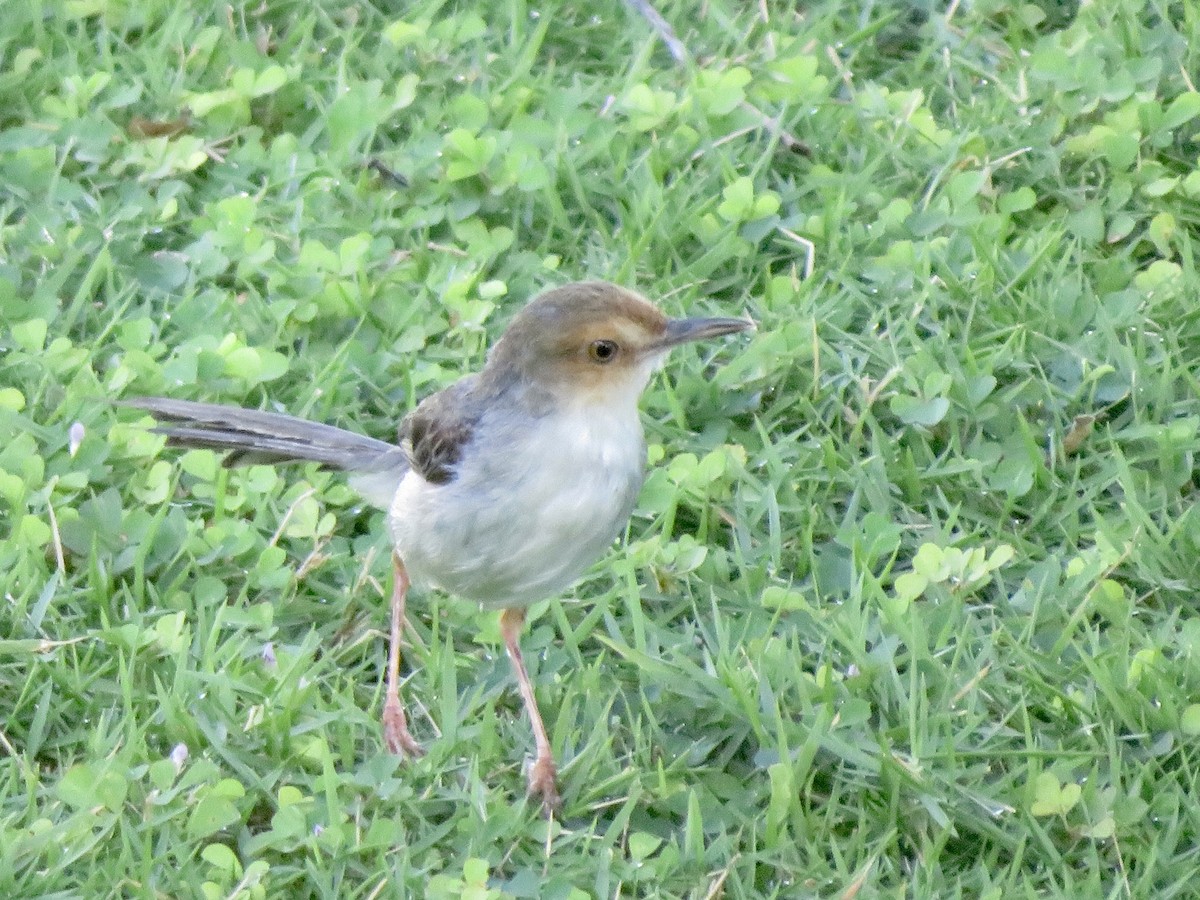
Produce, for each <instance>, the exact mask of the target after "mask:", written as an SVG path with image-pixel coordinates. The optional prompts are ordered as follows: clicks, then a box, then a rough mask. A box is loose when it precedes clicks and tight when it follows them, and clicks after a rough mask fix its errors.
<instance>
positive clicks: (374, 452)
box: [119, 397, 408, 507]
mask: <svg viewBox="0 0 1200 900" xmlns="http://www.w3.org/2000/svg"><path fill="white" fill-rule="evenodd" d="M119 405H121V406H131V407H134V408H136V409H143V410H145V411H146V412H148V413H150V414H151V415H152V416H154V418H155V419H157V420H158V421H159V422H160V423H162V424H161V425H160V426H159V427H158V428H155V429H154V430H155V431H156V432H158V433H159V434H165V435H166V436H167V442H168V443H169V444H171V445H173V446H176V447H195V448H203V449H208V450H224V451H226V456H225V459H224V464H225V465H227V466H239V465H249V464H252V463H281V462H301V461H311V462H317V463H321V464H322V465H324V466H327V467H328V468H331V469H341V470H344V471H347V472H351V473H356V474H357V475H358V477H352V478H351V483H352V484H353V485H354V486H355V487H356V488H358V489H359V490H360V491H361V492H362V493H363V494H364V495H365V496H366V497H367V499H368V500H371V502H373V503H377V504H378V505H382V506H385V507H386V506H387V504H388V503H389V502H390V500H391V496H392V494H394V493H395V486H396V485H397V484H399V482H400V479H401V478H402V477H403V476H404V473H405V472H406V471H407V470H408V462H407V459H406V457H405V455H404V451H403V450H401V448H400V447H398V446H397V445H395V444H389V443H387V442H386V441H377V440H375V439H374V438H369V437H366V436H364V435H361V434H355V433H354V432H352V431H346V430H345V429H342V428H335V427H334V426H332V425H323V424H321V423H319V422H310V421H308V420H306V419H298V418H296V417H295V416H288V415H284V414H282V413H272V412H263V411H262V410H256V409H243V408H242V407H239V406H222V405H220V404H216V403H195V402H193V401H190V400H172V399H170V398H167V397H137V398H134V399H132V400H123V401H119Z"/></svg>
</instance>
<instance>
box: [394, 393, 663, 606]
mask: <svg viewBox="0 0 1200 900" xmlns="http://www.w3.org/2000/svg"><path fill="white" fill-rule="evenodd" d="M620 406H621V408H620V409H619V410H618V409H609V408H604V407H599V408H598V407H595V406H588V407H585V408H579V409H572V410H566V411H564V410H558V411H557V412H555V413H554V414H552V415H546V416H542V417H539V418H531V419H526V420H525V421H524V422H522V423H520V424H519V425H515V424H514V423H513V417H512V416H511V414H509V415H504V414H501V413H496V414H489V415H485V417H484V419H483V420H482V421H481V422H480V423H479V426H478V428H477V429H476V435H477V437H476V439H475V440H474V441H473V442H472V443H471V444H468V445H467V446H466V447H465V448H464V453H463V456H462V459H461V460H460V462H459V465H458V469H457V474H456V477H455V478H454V479H453V480H452V481H450V482H449V483H448V484H443V485H435V484H430V483H429V482H427V481H425V480H424V479H423V478H421V477H420V476H419V475H417V474H416V473H414V472H409V473H408V474H407V475H406V476H405V477H404V479H403V481H402V482H401V483H400V487H399V489H398V490H397V492H396V496H395V499H394V500H393V502H392V505H391V509H390V511H389V516H388V519H389V526H390V528H391V532H392V538H393V541H394V542H395V545H396V549H397V551H398V552H399V554H400V556H401V558H402V559H403V560H404V562H405V565H406V567H407V568H408V570H409V574H410V575H411V576H412V577H413V578H414V580H416V581H418V582H426V583H429V584H433V585H435V586H437V587H440V588H442V589H443V590H446V591H449V592H451V593H453V594H457V595H458V596H460V597H464V598H467V599H471V600H476V601H478V602H479V603H481V604H483V605H484V606H488V607H507V606H526V605H528V604H530V603H534V602H536V601H538V600H541V599H543V598H545V597H548V596H551V595H553V594H555V593H557V592H559V591H561V590H563V589H564V588H566V587H567V586H568V585H570V584H571V582H573V581H574V580H575V579H576V578H578V577H579V575H580V574H582V573H583V571H584V570H585V569H586V568H587V567H588V566H590V565H591V564H592V563H593V562H595V560H596V559H598V558H599V557H600V556H601V555H602V554H603V553H604V551H605V550H606V549H607V548H608V547H609V545H611V544H612V542H613V540H614V539H615V538H616V537H617V535H618V534H619V533H620V531H621V529H622V528H624V526H625V523H626V521H627V520H628V518H629V514H630V512H631V511H632V509H633V506H634V503H635V501H636V499H637V494H638V490H639V489H640V488H641V484H642V477H643V469H644V465H645V447H644V443H643V438H642V426H641V422H640V420H639V418H638V414H637V407H636V405H635V404H634V403H623V404H620ZM485 441H486V446H485V445H484V442H485Z"/></svg>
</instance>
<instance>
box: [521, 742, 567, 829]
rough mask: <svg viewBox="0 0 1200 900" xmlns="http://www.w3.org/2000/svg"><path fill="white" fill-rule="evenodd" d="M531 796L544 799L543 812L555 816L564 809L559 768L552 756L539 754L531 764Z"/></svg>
mask: <svg viewBox="0 0 1200 900" xmlns="http://www.w3.org/2000/svg"><path fill="white" fill-rule="evenodd" d="M527 775H528V778H529V796H530V797H536V798H538V799H540V800H541V801H542V814H543V815H545V817H546V818H547V819H552V818H554V816H555V815H557V814H558V813H559V812H560V811H561V810H562V797H560V796H559V794H558V769H557V768H556V767H555V765H554V759H553V757H550V756H539V757H538V758H537V759H535V760H534V761H533V762H532V763H530V764H529V771H528V772H527Z"/></svg>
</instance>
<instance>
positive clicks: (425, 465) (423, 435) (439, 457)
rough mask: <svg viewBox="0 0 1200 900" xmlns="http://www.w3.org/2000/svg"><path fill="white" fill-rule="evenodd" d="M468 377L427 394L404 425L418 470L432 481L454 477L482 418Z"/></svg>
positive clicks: (405, 441) (403, 438)
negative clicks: (434, 392)
mask: <svg viewBox="0 0 1200 900" xmlns="http://www.w3.org/2000/svg"><path fill="white" fill-rule="evenodd" d="M473 381H474V378H465V379H463V380H462V381H460V382H458V383H457V384H454V385H451V386H450V387H448V388H446V389H445V390H442V391H438V392H437V393H436V394H433V395H431V396H429V397H426V398H425V399H424V400H423V401H421V404H420V405H419V406H418V407H417V408H416V409H414V410H413V411H412V412H411V413H409V414H408V416H406V417H405V419H404V422H403V423H402V424H401V426H400V438H401V443H402V444H403V446H404V449H405V450H406V451H407V453H408V461H409V464H410V465H411V466H412V469H413V471H414V472H416V473H417V474H418V475H420V476H421V477H422V478H424V479H425V480H426V481H428V482H430V483H432V484H448V483H449V482H451V481H453V480H454V476H455V468H456V466H457V465H458V461H459V459H461V458H462V453H463V449H464V448H465V447H466V445H467V444H468V443H469V442H470V440H471V436H472V435H473V434H474V432H475V425H476V423H477V422H478V421H479V410H478V408H477V404H475V403H472V402H471V400H472V399H473V391H472V387H473V385H472V382H473Z"/></svg>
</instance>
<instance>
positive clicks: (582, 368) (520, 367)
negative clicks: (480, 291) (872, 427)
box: [485, 281, 754, 403]
mask: <svg viewBox="0 0 1200 900" xmlns="http://www.w3.org/2000/svg"><path fill="white" fill-rule="evenodd" d="M753 327H754V324H753V323H752V322H750V321H749V320H747V319H726V318H690V319H670V318H668V317H667V316H665V315H663V314H662V313H661V312H659V310H658V309H657V308H656V307H655V306H654V305H653V304H652V303H650V302H649V301H648V300H646V299H645V298H644V297H642V296H640V295H638V294H636V293H634V292H633V291H629V290H626V289H625V288H621V287H617V286H616V285H614V284H608V283H607V282H603V281H588V282H579V283H575V284H567V285H563V286H562V287H558V288H553V289H551V290H548V291H545V292H543V293H541V294H539V295H538V296H537V297H535V298H534V299H533V300H531V301H530V302H529V304H528V305H527V306H526V307H525V308H524V309H522V310H521V312H519V313H518V314H517V316H516V317H515V318H514V319H513V320H512V323H511V324H510V325H509V326H508V329H507V330H506V331H505V332H504V336H503V337H501V338H500V340H499V342H497V344H496V346H495V347H494V348H493V349H492V353H491V355H490V356H489V358H488V364H487V369H486V370H485V372H486V373H487V374H491V375H492V377H495V378H504V377H505V376H508V377H511V376H513V375H516V376H518V377H520V378H521V379H522V380H523V381H525V382H526V383H531V384H534V385H536V386H537V387H539V388H544V389H546V390H548V391H550V392H552V393H553V394H555V395H556V396H558V397H560V398H562V399H567V400H579V401H580V402H584V403H618V402H622V401H624V402H632V403H636V402H637V398H638V396H639V395H640V394H641V392H642V390H643V389H644V388H645V387H646V384H647V382H648V381H649V380H650V375H651V373H652V372H653V371H654V369H655V368H656V367H657V366H658V365H659V364H660V363H661V362H662V359H663V357H664V356H666V354H667V351H669V350H670V349H671V348H672V347H676V346H678V345H680V344H685V343H688V342H691V341H698V340H703V339H705V338H714V337H719V336H721V335H724V334H733V333H735V332H739V331H746V330H747V329H750V328H753Z"/></svg>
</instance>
